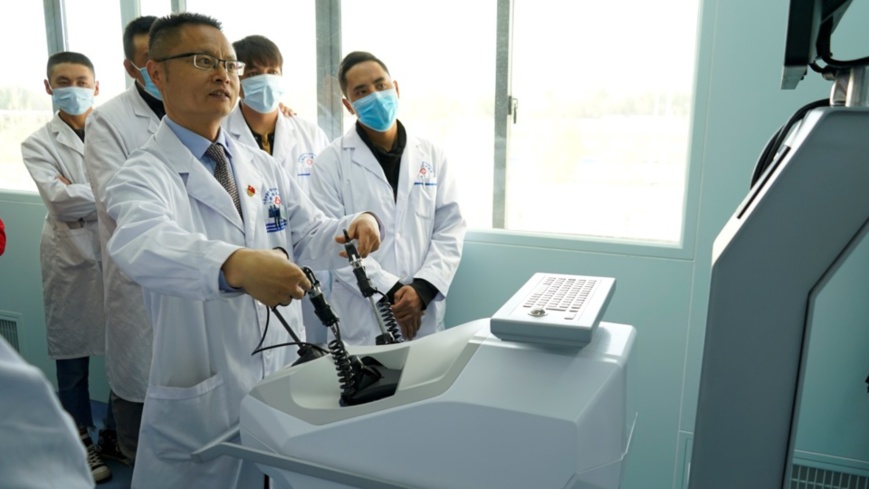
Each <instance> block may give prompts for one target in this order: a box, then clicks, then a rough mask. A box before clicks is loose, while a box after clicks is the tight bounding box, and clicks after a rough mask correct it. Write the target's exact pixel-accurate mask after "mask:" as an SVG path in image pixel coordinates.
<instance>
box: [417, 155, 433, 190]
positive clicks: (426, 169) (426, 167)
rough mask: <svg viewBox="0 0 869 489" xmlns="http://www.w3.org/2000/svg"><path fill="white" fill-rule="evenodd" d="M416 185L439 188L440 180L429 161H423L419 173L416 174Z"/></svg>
mask: <svg viewBox="0 0 869 489" xmlns="http://www.w3.org/2000/svg"><path fill="white" fill-rule="evenodd" d="M413 184H414V185H423V186H426V187H432V186H437V184H438V179H437V176H435V172H434V168H433V167H432V166H431V163H429V162H427V161H423V162H422V163H420V165H419V172H418V173H417V174H416V181H415V182H413Z"/></svg>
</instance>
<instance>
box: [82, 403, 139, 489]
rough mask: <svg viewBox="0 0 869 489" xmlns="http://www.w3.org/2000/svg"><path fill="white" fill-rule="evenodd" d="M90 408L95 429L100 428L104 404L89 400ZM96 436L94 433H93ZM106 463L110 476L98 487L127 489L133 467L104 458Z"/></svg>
mask: <svg viewBox="0 0 869 489" xmlns="http://www.w3.org/2000/svg"><path fill="white" fill-rule="evenodd" d="M91 410H92V411H93V417H94V420H96V424H97V430H99V429H100V428H102V420H103V419H104V418H105V417H106V404H105V403H102V402H97V401H91ZM94 438H96V434H94ZM94 441H96V440H94ZM105 462H106V465H108V466H109V470H111V471H112V477H111V478H110V479H109V480H107V481H105V482H100V483H99V484H97V488H98V489H129V488H130V481H131V480H132V479H133V468H132V467H130V466H128V465H124V464H122V463H121V462H118V461H117V460H112V459H105Z"/></svg>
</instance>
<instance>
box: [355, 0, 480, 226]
mask: <svg viewBox="0 0 869 489" xmlns="http://www.w3.org/2000/svg"><path fill="white" fill-rule="evenodd" d="M341 22H342V33H341V43H342V46H343V49H342V51H343V52H342V55H345V54H347V53H349V52H351V51H370V52H371V53H372V54H374V55H375V56H377V57H378V58H380V59H381V60H382V61H383V62H384V63H385V64H386V66H387V67H388V68H389V72H390V74H391V75H392V78H393V79H394V80H396V81H397V82H398V85H399V91H400V94H401V98H400V105H399V110H398V118H399V120H401V122H402V123H403V124H404V125H405V127H406V128H407V131H408V132H413V133H415V134H419V135H420V136H422V137H424V138H427V139H430V140H432V141H433V142H435V143H436V144H438V145H440V146H441V147H442V148H444V150H445V151H446V153H447V157H448V158H449V161H450V165H451V169H452V171H453V172H454V173H455V174H456V175H457V179H458V183H459V194H460V195H459V198H460V202H461V203H462V205H463V208H462V211H463V213H464V214H465V219H466V220H467V221H468V225H469V226H471V227H476V228H481V227H483V228H488V227H491V222H492V183H493V168H494V167H493V163H492V161H493V153H494V150H493V147H494V128H493V122H492V121H493V117H494V116H493V114H494V97H495V56H494V54H495V28H496V2H492V1H489V2H476V1H473V2H468V1H462V0H443V1H440V2H425V3H421V2H407V1H402V0H383V1H380V2H378V3H377V8H372V7H371V4H368V3H365V2H358V1H354V0H345V1H344V2H342V3H341ZM373 26H374V27H373ZM355 121H356V118H355V117H353V116H350V115H349V114H348V113H347V112H346V111H345V118H344V130H345V131H347V130H348V129H349V128H351V127H353V124H355Z"/></svg>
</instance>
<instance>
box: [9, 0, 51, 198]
mask: <svg viewBox="0 0 869 489" xmlns="http://www.w3.org/2000/svg"><path fill="white" fill-rule="evenodd" d="M0 44H2V45H4V46H28V48H27V49H9V50H7V51H8V52H7V53H6V54H5V56H7V57H8V58H9V59H8V60H7V61H8V66H9V67H10V69H7V70H6V71H5V72H4V73H3V76H2V77H0V188H2V189H7V190H28V191H33V192H35V191H36V184H34V183H33V180H32V179H31V178H30V173H28V172H27V168H25V167H24V164H23V163H22V161H21V143H22V142H23V141H24V140H25V139H27V138H28V137H29V136H30V135H31V134H32V133H33V132H34V131H36V130H37V129H39V128H40V127H42V126H43V125H44V124H45V123H46V122H48V121H49V120H50V119H51V97H50V96H49V95H47V94H46V93H45V88H44V86H43V80H45V63H46V61H47V60H48V48H47V47H46V46H47V42H46V36H45V18H44V14H43V11H42V2H21V3H20V4H16V5H15V15H0Z"/></svg>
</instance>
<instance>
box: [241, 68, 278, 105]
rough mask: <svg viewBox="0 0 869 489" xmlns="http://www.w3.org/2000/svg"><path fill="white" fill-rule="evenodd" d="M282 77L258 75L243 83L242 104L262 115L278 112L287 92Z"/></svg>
mask: <svg viewBox="0 0 869 489" xmlns="http://www.w3.org/2000/svg"><path fill="white" fill-rule="evenodd" d="M283 81H284V80H283V77H281V76H280V75H256V76H252V77H250V78H245V79H244V80H242V81H241V88H242V89H243V90H244V99H243V100H242V102H243V103H244V104H245V105H247V106H248V107H250V108H251V109H253V110H255V111H257V112H259V113H260V114H270V113H272V112H274V111H275V110H277V108H278V104H280V103H281V97H283V95H284V93H285V92H286V90H285V89H284V83H283Z"/></svg>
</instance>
